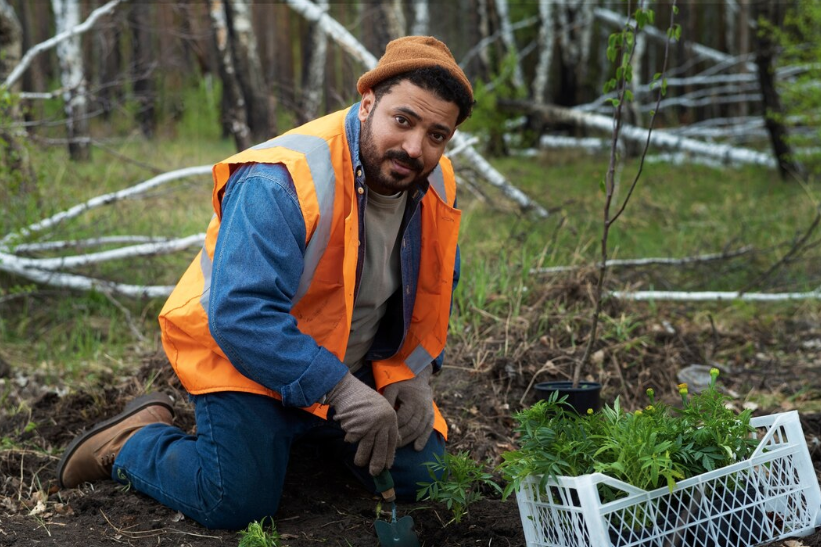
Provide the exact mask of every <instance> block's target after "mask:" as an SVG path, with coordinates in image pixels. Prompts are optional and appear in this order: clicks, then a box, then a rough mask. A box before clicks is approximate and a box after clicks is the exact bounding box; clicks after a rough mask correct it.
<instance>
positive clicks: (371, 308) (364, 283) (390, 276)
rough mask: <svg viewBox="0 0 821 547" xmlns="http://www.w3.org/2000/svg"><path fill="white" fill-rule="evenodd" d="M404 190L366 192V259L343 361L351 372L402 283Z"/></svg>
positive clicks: (359, 365) (365, 349) (405, 195)
mask: <svg viewBox="0 0 821 547" xmlns="http://www.w3.org/2000/svg"><path fill="white" fill-rule="evenodd" d="M406 201H407V192H400V193H399V194H395V195H393V196H383V195H381V194H377V193H376V192H374V191H370V192H368V204H367V206H366V208H365V233H364V234H363V236H364V241H365V262H364V264H363V265H362V277H361V278H360V281H359V293H358V294H357V296H356V302H354V307H353V320H352V321H351V335H350V338H348V348H347V350H346V352H345V359H343V362H344V363H345V364H346V365H348V368H350V369H351V372H354V371H356V370H357V369H359V368H360V367H361V366H362V363H363V361H364V357H365V354H366V353H367V352H368V349H370V347H371V344H372V343H373V338H374V336H376V331H377V329H378V328H379V322H380V321H381V320H382V317H383V316H384V315H385V310H386V309H387V305H388V298H390V296H391V295H392V294H393V293H394V292H396V290H397V289H398V288H399V287H400V286H401V284H402V274H401V270H400V266H399V248H400V245H399V242H398V241H397V239H398V236H399V228H400V226H401V224H402V216H403V214H404V212H405V202H406Z"/></svg>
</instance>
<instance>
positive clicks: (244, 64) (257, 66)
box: [229, 0, 276, 143]
mask: <svg viewBox="0 0 821 547" xmlns="http://www.w3.org/2000/svg"><path fill="white" fill-rule="evenodd" d="M230 8H231V27H232V29H231V30H233V34H231V33H229V36H231V37H232V38H233V48H231V49H232V54H233V55H234V68H235V69H236V75H237V79H238V81H239V84H240V89H241V91H242V96H243V98H244V100H245V116H246V121H247V123H248V128H249V129H250V130H251V140H252V141H253V142H254V143H258V142H263V141H266V140H268V139H270V138H271V137H273V136H274V135H275V134H276V129H275V125H276V124H275V123H274V116H273V110H274V108H273V107H274V105H273V104H272V97H271V95H270V93H269V92H268V89H267V86H266V84H265V78H264V71H263V69H262V62H261V61H260V60H259V53H258V49H259V48H258V46H257V37H256V34H255V33H254V27H253V26H252V25H251V0H230Z"/></svg>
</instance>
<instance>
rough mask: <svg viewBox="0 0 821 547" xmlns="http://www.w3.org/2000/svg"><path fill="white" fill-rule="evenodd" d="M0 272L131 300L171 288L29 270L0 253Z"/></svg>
mask: <svg viewBox="0 0 821 547" xmlns="http://www.w3.org/2000/svg"><path fill="white" fill-rule="evenodd" d="M0 271H4V272H7V273H10V274H13V275H16V276H18V277H22V278H24V279H28V280H30V281H34V282H35V283H40V284H42V285H49V286H52V287H62V288H66V289H77V290H84V291H89V290H95V289H96V290H99V291H101V292H111V293H114V294H120V295H123V296H130V297H133V298H138V297H148V298H158V297H164V296H168V295H169V294H171V291H172V290H173V289H174V287H173V286H161V285H147V286H146V285H131V284H127V283H114V282H111V281H106V280H104V279H95V278H93V277H86V276H82V275H74V274H66V273H60V272H53V271H48V270H39V269H36V268H29V267H26V266H23V265H21V264H20V263H19V258H18V257H16V256H14V255H9V254H6V253H3V252H0Z"/></svg>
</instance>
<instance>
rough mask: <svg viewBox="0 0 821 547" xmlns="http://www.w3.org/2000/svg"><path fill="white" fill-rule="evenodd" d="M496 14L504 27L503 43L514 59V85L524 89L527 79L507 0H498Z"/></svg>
mask: <svg viewBox="0 0 821 547" xmlns="http://www.w3.org/2000/svg"><path fill="white" fill-rule="evenodd" d="M496 12H497V13H498V15H499V23H500V25H501V27H502V41H503V42H504V44H505V47H506V48H507V51H508V52H509V54H510V55H511V56H512V57H513V85H515V86H516V87H518V88H521V87H524V85H525V78H524V75H523V74H522V64H521V61H520V59H519V48H518V47H517V46H516V37H515V36H514V35H513V28H512V27H511V25H510V10H509V9H508V5H507V0H496Z"/></svg>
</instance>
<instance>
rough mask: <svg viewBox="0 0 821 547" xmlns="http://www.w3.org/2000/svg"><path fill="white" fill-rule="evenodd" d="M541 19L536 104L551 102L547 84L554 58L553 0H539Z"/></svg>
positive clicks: (534, 90)
mask: <svg viewBox="0 0 821 547" xmlns="http://www.w3.org/2000/svg"><path fill="white" fill-rule="evenodd" d="M539 19H540V20H541V26H540V27H539V62H538V64H537V65H536V76H535V77H534V78H533V100H534V101H535V102H536V104H545V103H546V102H550V101H549V100H548V97H547V89H548V87H547V84H548V80H549V78H550V68H551V62H552V60H553V36H554V35H553V30H554V25H553V0H539Z"/></svg>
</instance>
